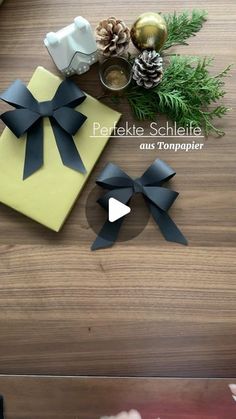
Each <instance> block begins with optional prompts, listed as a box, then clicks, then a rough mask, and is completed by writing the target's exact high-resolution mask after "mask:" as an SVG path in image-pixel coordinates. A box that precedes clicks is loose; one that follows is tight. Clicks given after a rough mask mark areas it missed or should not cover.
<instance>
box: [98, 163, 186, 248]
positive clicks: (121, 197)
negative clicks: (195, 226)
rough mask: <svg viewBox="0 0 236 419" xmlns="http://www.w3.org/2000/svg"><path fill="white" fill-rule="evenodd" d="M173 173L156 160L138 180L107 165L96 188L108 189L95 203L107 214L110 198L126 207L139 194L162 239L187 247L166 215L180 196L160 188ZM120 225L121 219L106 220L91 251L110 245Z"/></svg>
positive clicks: (178, 231)
mask: <svg viewBox="0 0 236 419" xmlns="http://www.w3.org/2000/svg"><path fill="white" fill-rule="evenodd" d="M175 174H176V173H175V171H174V170H173V169H171V167H170V166H168V165H167V164H166V163H165V162H164V161H162V160H159V159H157V160H155V161H154V163H153V164H152V165H151V166H150V167H149V168H148V169H147V170H146V171H145V172H144V174H143V175H142V176H141V177H140V178H138V179H132V178H131V177H129V176H128V175H127V174H126V173H125V172H124V171H123V170H121V169H120V168H119V167H118V166H116V165H115V164H112V163H109V164H108V165H107V166H106V167H105V169H104V170H103V171H102V173H101V174H100V176H99V178H98V179H97V181H96V183H97V184H98V185H99V186H101V187H102V188H104V189H108V190H109V191H108V192H107V193H106V194H105V195H104V196H103V197H102V198H100V199H99V200H98V203H99V204H100V205H101V206H102V207H103V208H104V209H105V210H106V211H108V205H109V199H110V198H115V199H117V200H118V201H120V202H122V203H123V204H125V205H126V204H127V203H128V202H129V201H130V199H131V198H132V196H133V195H134V194H135V193H141V194H142V195H143V197H144V199H145V201H146V203H147V205H148V208H149V210H150V213H151V215H152V217H153V218H154V220H155V222H156V224H157V225H158V226H159V228H160V230H161V232H162V234H163V236H164V237H165V239H166V240H168V241H171V242H176V243H181V244H185V245H187V244H188V242H187V240H186V238H185V237H184V236H183V234H182V233H181V231H180V230H179V229H178V227H177V226H176V224H175V223H174V222H173V221H172V219H171V218H170V216H169V215H168V213H167V211H168V210H169V208H170V207H171V206H172V204H173V203H174V201H175V200H176V198H177V196H178V195H179V194H178V192H175V191H172V190H170V189H166V188H163V186H162V184H163V183H164V182H167V181H168V180H169V179H171V178H172V177H173V176H174V175H175ZM122 222H123V218H120V219H118V220H117V221H115V222H110V221H108V220H107V221H106V222H105V224H104V225H103V227H102V229H101V230H100V232H99V234H98V236H97V238H96V240H95V241H94V243H93V245H92V247H91V249H92V250H97V249H102V248H105V247H110V246H112V245H113V244H114V242H115V241H116V239H117V236H118V233H119V230H120V228H121V225H122Z"/></svg>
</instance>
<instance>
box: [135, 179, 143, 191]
mask: <svg viewBox="0 0 236 419" xmlns="http://www.w3.org/2000/svg"><path fill="white" fill-rule="evenodd" d="M133 191H134V193H142V192H143V185H142V184H141V182H140V181H139V179H135V180H134V182H133Z"/></svg>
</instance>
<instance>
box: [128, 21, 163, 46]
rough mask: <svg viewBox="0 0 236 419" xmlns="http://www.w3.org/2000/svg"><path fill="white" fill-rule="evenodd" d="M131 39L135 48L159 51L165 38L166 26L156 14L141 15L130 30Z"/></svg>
mask: <svg viewBox="0 0 236 419" xmlns="http://www.w3.org/2000/svg"><path fill="white" fill-rule="evenodd" d="M130 33H131V39H132V42H133V44H134V45H135V47H136V48H138V49H139V50H140V51H142V50H144V49H154V50H156V51H159V50H160V49H161V48H162V46H163V45H164V43H165V41H166V38H167V26H166V22H165V20H164V18H163V17H162V16H161V15H159V14H158V13H143V14H142V15H140V16H139V17H138V18H137V20H136V21H135V22H134V24H133V26H132V28H131V32H130Z"/></svg>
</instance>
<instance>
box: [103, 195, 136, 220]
mask: <svg viewBox="0 0 236 419" xmlns="http://www.w3.org/2000/svg"><path fill="white" fill-rule="evenodd" d="M130 211H131V209H130V207H128V205H125V204H123V203H122V202H120V201H118V200H117V199H115V198H110V199H109V201H108V220H109V221H110V223H114V222H115V221H117V220H119V219H120V218H122V217H124V216H125V215H127V214H129V213H130Z"/></svg>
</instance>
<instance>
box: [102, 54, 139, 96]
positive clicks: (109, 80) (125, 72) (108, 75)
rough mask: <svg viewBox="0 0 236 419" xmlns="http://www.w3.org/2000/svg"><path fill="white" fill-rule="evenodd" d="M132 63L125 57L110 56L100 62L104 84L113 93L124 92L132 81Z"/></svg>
mask: <svg viewBox="0 0 236 419" xmlns="http://www.w3.org/2000/svg"><path fill="white" fill-rule="evenodd" d="M131 70H132V68H131V65H130V63H129V61H127V60H126V59H125V58H123V57H118V56H116V57H110V58H108V59H106V60H105V61H103V62H102V63H100V68H99V76H100V80H101V83H102V85H103V86H104V87H105V88H106V89H108V90H109V91H110V92H112V93H119V92H122V91H123V90H124V89H126V87H128V85H129V84H130V82H131V79H132V74H131Z"/></svg>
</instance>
